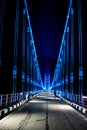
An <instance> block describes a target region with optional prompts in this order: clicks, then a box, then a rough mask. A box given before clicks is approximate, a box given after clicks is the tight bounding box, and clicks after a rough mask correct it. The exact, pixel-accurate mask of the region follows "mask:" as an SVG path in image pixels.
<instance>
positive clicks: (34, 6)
mask: <svg viewBox="0 0 87 130" xmlns="http://www.w3.org/2000/svg"><path fill="white" fill-rule="evenodd" d="M27 2H28V7H29V13H30V20H31V26H32V30H33V36H34V40H35V45H36V50H37V55H38V56H39V57H43V56H46V57H47V56H48V57H53V58H54V57H57V55H58V51H59V47H60V43H61V39H62V35H63V30H64V26H65V20H66V14H67V12H68V6H69V0H36V1H35V0H27Z"/></svg>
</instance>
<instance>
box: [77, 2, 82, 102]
mask: <svg viewBox="0 0 87 130" xmlns="http://www.w3.org/2000/svg"><path fill="white" fill-rule="evenodd" d="M78 33H79V103H81V102H82V101H81V100H82V99H81V98H82V96H83V66H82V17H81V0H78Z"/></svg>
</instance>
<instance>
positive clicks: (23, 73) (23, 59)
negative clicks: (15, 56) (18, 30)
mask: <svg viewBox="0 0 87 130" xmlns="http://www.w3.org/2000/svg"><path fill="white" fill-rule="evenodd" d="M25 32H26V9H25V8H24V9H23V32H22V93H24V91H25V90H24V89H25Z"/></svg>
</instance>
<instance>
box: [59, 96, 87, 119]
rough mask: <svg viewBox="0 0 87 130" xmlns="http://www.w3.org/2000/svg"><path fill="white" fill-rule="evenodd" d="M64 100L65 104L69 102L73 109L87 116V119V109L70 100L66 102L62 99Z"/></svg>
mask: <svg viewBox="0 0 87 130" xmlns="http://www.w3.org/2000/svg"><path fill="white" fill-rule="evenodd" d="M61 99H62V100H64V101H65V102H67V103H68V104H69V105H70V106H72V107H73V108H75V109H76V110H77V111H79V112H80V113H82V114H83V115H85V117H87V109H86V108H84V107H82V106H79V105H78V104H76V103H73V102H70V101H68V100H66V99H65V98H63V97H61Z"/></svg>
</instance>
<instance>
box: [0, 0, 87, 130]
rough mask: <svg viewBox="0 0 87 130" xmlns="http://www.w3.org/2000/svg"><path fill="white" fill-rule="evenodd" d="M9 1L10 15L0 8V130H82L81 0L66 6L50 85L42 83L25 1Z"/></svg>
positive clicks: (86, 106)
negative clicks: (62, 29) (64, 19)
mask: <svg viewBox="0 0 87 130" xmlns="http://www.w3.org/2000/svg"><path fill="white" fill-rule="evenodd" d="M10 3H11V10H12V12H11V10H10V11H9V6H8V5H9V3H8V1H7V0H2V1H1V4H0V129H1V130H7V129H8V130H12V129H14V130H19V129H20V130H27V129H30V130H38V129H43V130H53V129H54V130H57V129H59V130H66V129H69V130H76V129H80V130H86V129H87V87H86V85H87V82H86V80H87V65H86V62H87V56H86V55H85V54H86V47H87V45H86V41H87V38H86V35H85V33H86V32H85V31H86V22H85V19H84V17H83V16H84V12H85V11H86V5H87V3H86V1H84V2H83V1H81V0H77V1H74V0H70V2H69V7H68V11H67V16H66V21H65V26H64V31H63V35H62V39H61V43H60V49H59V52H58V57H57V62H56V67H55V71H54V75H53V79H52V82H51V79H50V74H44V75H45V76H44V80H43V79H42V75H41V71H40V66H39V62H38V56H37V52H36V51H37V50H36V47H35V41H34V37H33V31H32V26H31V25H32V23H31V20H30V14H29V8H28V3H27V0H22V1H19V0H15V1H10ZM84 4H85V6H84V7H83V5H84ZM76 7H77V8H76ZM12 14H13V15H12ZM85 17H86V16H85ZM54 91H56V95H57V96H56V97H55V95H54Z"/></svg>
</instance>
